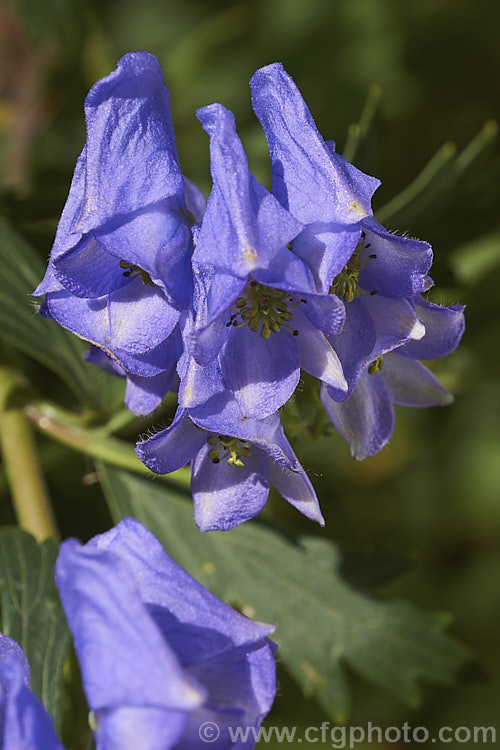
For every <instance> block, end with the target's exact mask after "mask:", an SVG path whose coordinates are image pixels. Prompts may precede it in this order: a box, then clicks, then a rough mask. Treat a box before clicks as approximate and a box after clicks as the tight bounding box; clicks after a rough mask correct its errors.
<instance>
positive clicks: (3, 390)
mask: <svg viewBox="0 0 500 750" xmlns="http://www.w3.org/2000/svg"><path fill="white" fill-rule="evenodd" d="M20 387H21V388H23V389H24V388H25V387H26V386H25V383H24V382H23V381H22V380H21V378H20V377H19V376H18V375H17V374H16V373H14V372H12V371H10V370H8V369H7V368H0V447H1V451H2V457H3V462H4V466H5V472H6V475H7V479H8V483H9V486H10V489H11V493H12V502H13V505H14V510H15V512H16V516H17V520H18V523H19V526H20V527H21V528H22V529H24V530H25V531H28V532H29V533H30V534H33V536H34V537H36V538H37V539H38V540H39V541H42V540H44V539H47V538H48V537H53V536H57V535H58V532H57V527H56V524H55V520H54V516H53V513H52V508H51V505H50V500H49V496H48V493H47V489H46V487H45V482H44V479H43V475H42V473H41V471H40V467H39V464H38V457H37V452H36V446H35V441H34V439H33V433H32V430H31V426H30V423H29V421H28V419H27V417H26V414H25V412H24V409H23V407H22V406H21V405H20V404H19V403H16V396H17V392H18V391H19V389H20Z"/></svg>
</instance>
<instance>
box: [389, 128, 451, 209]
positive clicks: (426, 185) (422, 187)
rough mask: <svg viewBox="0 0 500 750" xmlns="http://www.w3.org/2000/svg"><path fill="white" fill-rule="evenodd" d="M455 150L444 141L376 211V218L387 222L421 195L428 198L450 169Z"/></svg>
mask: <svg viewBox="0 0 500 750" xmlns="http://www.w3.org/2000/svg"><path fill="white" fill-rule="evenodd" d="M456 152H457V149H456V146H455V145H454V144H453V143H445V144H444V146H442V147H441V148H440V149H439V151H438V152H437V153H436V154H434V156H433V157H432V158H431V159H430V161H429V162H428V163H427V164H426V166H425V167H424V168H423V170H422V171H421V172H420V174H419V175H417V177H416V178H415V179H414V180H413V182H411V183H410V184H409V185H408V186H407V187H406V188H405V189H404V190H402V191H401V192H400V193H399V194H398V195H396V197H395V198H392V200H390V201H389V202H388V203H386V204H385V206H382V208H380V209H379V210H378V211H377V212H376V218H377V220H378V221H380V222H382V223H385V222H387V221H388V220H390V219H392V218H393V217H394V216H395V215H396V214H398V213H399V212H401V211H403V210H404V209H406V208H407V207H408V206H411V205H412V204H413V203H415V202H416V201H418V200H419V199H420V198H422V196H426V198H427V199H428V200H429V199H430V198H431V197H432V192H431V191H432V190H433V189H435V188H436V185H438V184H439V181H440V180H441V179H442V178H443V177H445V176H446V175H448V173H449V171H450V170H451V167H452V165H453V162H454V160H455V155H456Z"/></svg>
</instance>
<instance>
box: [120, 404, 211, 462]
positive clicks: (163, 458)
mask: <svg viewBox="0 0 500 750" xmlns="http://www.w3.org/2000/svg"><path fill="white" fill-rule="evenodd" d="M206 439H207V435H206V434H205V433H203V431H202V430H199V429H198V428H197V427H196V426H195V425H194V424H193V422H192V421H191V420H190V418H189V417H188V416H187V413H186V410H185V409H177V413H176V415H175V419H174V421H173V422H172V424H171V425H170V427H168V428H167V429H165V430H161V432H158V433H157V434H156V435H153V437H151V438H148V439H147V440H141V441H140V442H138V443H137V445H136V449H135V450H136V453H137V455H138V456H139V458H140V460H141V461H142V463H143V464H145V465H146V466H147V467H148V469H151V471H154V473H155V474H170V472H171V471H176V470H177V469H181V468H182V467H183V466H186V464H187V463H189V461H191V459H192V458H193V456H194V455H195V454H196V453H197V451H198V450H199V449H200V448H201V446H202V445H203V444H204V443H205V442H206Z"/></svg>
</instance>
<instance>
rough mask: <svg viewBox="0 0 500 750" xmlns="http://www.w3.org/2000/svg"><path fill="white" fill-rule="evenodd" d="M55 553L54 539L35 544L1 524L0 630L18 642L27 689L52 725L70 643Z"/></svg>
mask: <svg viewBox="0 0 500 750" xmlns="http://www.w3.org/2000/svg"><path fill="white" fill-rule="evenodd" d="M57 553H58V545H57V543H56V542H55V541H54V540H53V539H50V540H48V541H46V542H44V543H43V544H38V543H37V541H36V540H35V539H34V537H32V536H31V535H30V534H27V533H26V532H25V531H21V530H20V529H9V528H4V529H2V530H0V598H1V630H2V632H3V633H5V634H6V635H8V636H9V637H10V638H13V639H14V640H15V641H17V642H18V643H19V644H20V645H21V646H22V648H23V650H24V652H25V654H26V656H27V658H28V661H29V663H30V667H31V689H32V690H33V691H34V692H35V693H36V694H37V695H38V697H39V698H40V699H41V701H42V702H43V704H44V706H45V707H46V709H47V710H48V711H49V713H50V714H51V715H52V718H53V719H54V723H55V725H56V727H57V726H58V723H59V719H60V714H61V683H62V676H63V665H64V660H65V658H66V652H67V648H68V645H69V629H68V626H67V624H66V619H65V617H64V613H63V610H62V607H61V604H60V602H59V598H58V595H57V590H56V587H55V583H54V564H55V561H56V557H57Z"/></svg>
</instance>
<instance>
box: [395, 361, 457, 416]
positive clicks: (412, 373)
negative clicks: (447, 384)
mask: <svg viewBox="0 0 500 750" xmlns="http://www.w3.org/2000/svg"><path fill="white" fill-rule="evenodd" d="M398 351H399V350H398ZM380 372H381V375H382V376H383V378H384V381H385V384H386V385H387V387H388V389H389V392H390V394H391V398H392V400H393V401H394V403H395V404H399V405H400V406H413V407H417V408H422V407H425V406H444V405H446V404H451V403H452V401H453V396H452V395H451V393H448V391H447V390H446V388H443V386H442V385H441V383H440V382H439V380H438V379H437V378H436V377H435V375H433V374H432V372H431V371H430V370H429V369H428V368H427V367H425V366H424V365H423V364H422V363H421V362H417V361H416V360H414V359H410V358H409V357H402V356H401V355H400V354H399V353H397V352H392V353H391V354H387V355H386V356H385V357H384V361H383V363H382V369H381V371H380Z"/></svg>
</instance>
